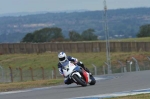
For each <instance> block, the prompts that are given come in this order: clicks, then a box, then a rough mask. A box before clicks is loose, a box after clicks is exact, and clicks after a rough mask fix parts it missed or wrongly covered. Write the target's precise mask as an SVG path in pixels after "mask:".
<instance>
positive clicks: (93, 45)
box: [0, 42, 150, 54]
mask: <svg viewBox="0 0 150 99" xmlns="http://www.w3.org/2000/svg"><path fill="white" fill-rule="evenodd" d="M46 51H51V52H58V51H65V52H105V51H106V43H105V42H75V43H70V42H68V43H63V42H62V43H60V42H59V43H58V42H54V43H51V42H47V43H1V44H0V54H12V53H42V52H46ZM110 51H111V52H131V51H150V42H110Z"/></svg>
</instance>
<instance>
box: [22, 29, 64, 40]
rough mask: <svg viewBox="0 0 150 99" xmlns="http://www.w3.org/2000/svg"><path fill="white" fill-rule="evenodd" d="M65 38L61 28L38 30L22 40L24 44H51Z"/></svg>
mask: <svg viewBox="0 0 150 99" xmlns="http://www.w3.org/2000/svg"><path fill="white" fill-rule="evenodd" d="M62 40H64V37H63V35H62V30H61V28H57V27H53V28H43V29H41V30H36V31H35V32H33V33H28V34H27V35H25V37H24V38H23V39H22V42H50V41H53V42H54V41H62Z"/></svg>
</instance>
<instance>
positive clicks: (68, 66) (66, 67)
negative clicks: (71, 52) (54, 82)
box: [62, 61, 76, 76]
mask: <svg viewBox="0 0 150 99" xmlns="http://www.w3.org/2000/svg"><path fill="white" fill-rule="evenodd" d="M62 66H63V73H64V76H68V75H70V74H71V73H72V72H73V70H74V68H75V67H76V66H75V65H74V64H73V63H71V62H70V61H66V62H64V63H62Z"/></svg>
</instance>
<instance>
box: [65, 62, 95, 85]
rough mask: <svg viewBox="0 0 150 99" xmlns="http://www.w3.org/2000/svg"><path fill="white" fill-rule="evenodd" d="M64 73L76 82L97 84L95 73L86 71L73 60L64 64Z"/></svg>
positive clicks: (79, 83)
mask: <svg viewBox="0 0 150 99" xmlns="http://www.w3.org/2000/svg"><path fill="white" fill-rule="evenodd" d="M62 65H63V68H62V70H63V73H64V76H65V77H69V78H70V79H71V80H72V81H73V82H74V83H76V84H78V85H81V86H87V84H89V85H95V83H96V80H95V78H94V77H93V75H91V74H89V73H88V72H86V71H85V70H84V69H83V68H82V67H80V66H78V65H75V64H74V63H73V62H71V61H69V60H67V61H66V62H64V63H63V64H62Z"/></svg>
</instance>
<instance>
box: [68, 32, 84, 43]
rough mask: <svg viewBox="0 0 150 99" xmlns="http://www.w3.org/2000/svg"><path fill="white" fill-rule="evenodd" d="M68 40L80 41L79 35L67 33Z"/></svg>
mask: <svg viewBox="0 0 150 99" xmlns="http://www.w3.org/2000/svg"><path fill="white" fill-rule="evenodd" d="M69 39H70V40H71V41H80V40H81V35H80V34H79V33H77V32H76V31H69Z"/></svg>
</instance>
